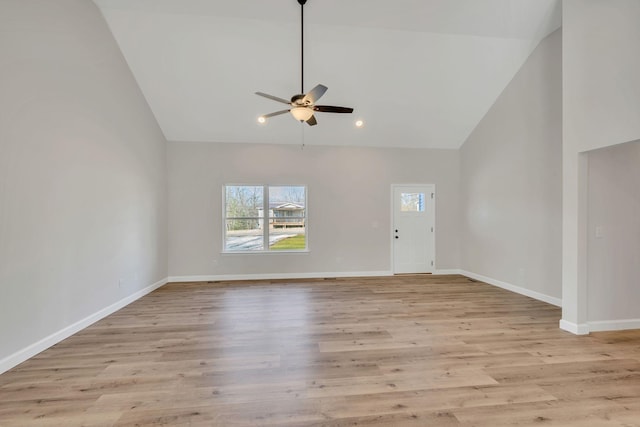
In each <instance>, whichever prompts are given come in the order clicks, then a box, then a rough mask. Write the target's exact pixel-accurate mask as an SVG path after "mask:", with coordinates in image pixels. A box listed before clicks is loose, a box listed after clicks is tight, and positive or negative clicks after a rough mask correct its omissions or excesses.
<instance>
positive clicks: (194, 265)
mask: <svg viewBox="0 0 640 427" xmlns="http://www.w3.org/2000/svg"><path fill="white" fill-rule="evenodd" d="M168 156H169V230H170V231H169V275H170V276H172V277H184V276H216V275H247V274H261V275H266V274H287V273H289V274H292V273H302V274H304V273H309V274H311V273H319V274H322V273H333V272H335V273H349V272H363V273H367V272H369V273H374V272H388V271H389V270H390V268H391V266H390V264H391V262H390V257H391V237H390V236H391V233H390V221H391V207H390V203H391V184H394V183H395V184H402V183H433V184H436V192H437V205H436V209H437V212H436V227H437V235H436V239H437V240H436V257H437V265H436V268H438V269H454V268H457V267H458V265H459V246H458V240H459V238H458V212H459V208H458V200H459V194H458V176H459V167H458V161H459V157H458V151H457V150H421V149H382V148H354V147H351V148H346V147H345V148H340V147H327V146H323V147H317V146H306V147H305V148H304V150H302V149H301V147H300V146H291V145H265V144H255V145H253V144H242V145H238V144H213V143H184V142H175V143H173V142H170V143H169V151H168ZM229 183H232V184H272V185H273V184H306V185H307V186H308V193H309V195H308V206H309V209H308V215H309V227H308V235H309V237H308V238H309V248H310V253H308V254H282V253H279V254H250V255H239V254H233V255H227V254H225V255H221V254H220V252H221V248H222V216H221V215H222V206H221V204H222V195H221V194H222V186H223V184H229Z"/></svg>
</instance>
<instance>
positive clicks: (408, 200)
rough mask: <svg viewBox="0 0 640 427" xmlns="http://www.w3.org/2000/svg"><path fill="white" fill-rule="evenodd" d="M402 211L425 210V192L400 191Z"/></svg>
mask: <svg viewBox="0 0 640 427" xmlns="http://www.w3.org/2000/svg"><path fill="white" fill-rule="evenodd" d="M400 211H401V212H424V193H400Z"/></svg>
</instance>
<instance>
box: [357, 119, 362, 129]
mask: <svg viewBox="0 0 640 427" xmlns="http://www.w3.org/2000/svg"><path fill="white" fill-rule="evenodd" d="M362 126H364V122H363V121H362V120H356V127H357V128H361V127H362Z"/></svg>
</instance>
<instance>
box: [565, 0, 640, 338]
mask: <svg viewBox="0 0 640 427" xmlns="http://www.w3.org/2000/svg"><path fill="white" fill-rule="evenodd" d="M562 6H563V9H562V15H563V24H562V25H563V29H562V31H563V64H562V67H563V84H562V91H563V113H562V114H563V153H562V162H563V163H562V171H563V180H562V182H563V192H562V203H563V206H562V212H563V222H562V260H563V264H562V297H563V303H562V321H561V323H560V326H561V327H562V328H563V329H566V330H569V331H572V332H575V333H587V332H588V331H589V325H588V323H587V322H588V317H589V316H588V314H587V309H588V305H589V303H588V300H591V299H592V298H591V297H590V296H589V295H588V294H589V291H588V287H589V286H588V284H587V283H588V281H589V279H588V274H589V272H588V255H587V252H588V244H589V242H588V240H589V234H588V219H587V211H588V206H587V205H588V202H587V193H588V188H587V181H588V178H587V176H588V166H587V164H588V161H587V159H588V155H587V154H586V152H587V151H588V150H593V149H597V148H604V147H608V146H612V145H616V144H620V143H625V142H629V141H635V140H637V139H639V138H640V120H638V117H640V79H639V78H638V69H640V55H638V46H639V45H640V26H639V25H638V22H640V2H638V1H637V0H607V1H602V0H564V1H563V2H562Z"/></svg>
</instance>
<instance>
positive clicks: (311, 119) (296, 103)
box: [256, 0, 353, 126]
mask: <svg viewBox="0 0 640 427" xmlns="http://www.w3.org/2000/svg"><path fill="white" fill-rule="evenodd" d="M297 2H298V3H299V4H300V35H301V37H300V41H301V45H300V47H301V49H300V50H301V52H300V53H301V55H300V74H301V76H300V92H303V93H301V94H298V95H293V96H292V97H291V101H287V100H285V99H283V98H279V97H277V96H273V95H269V94H266V93H263V92H256V95H259V96H262V97H264V98H268V99H271V100H272V101H276V102H280V103H282V104H287V105H289V106H291V108H290V109H288V110H281V111H276V112H274V113H269V114H265V115H264V116H260V117H258V122H259V123H265V122H266V121H267V119H268V118H269V117H273V116H278V115H280V114H284V113H291V115H292V116H293V118H295V119H296V120H298V121H300V122H306V123H307V124H308V125H309V126H315V125H317V124H318V122H317V121H316V118H315V115H314V112H315V111H318V112H322V113H352V112H353V108H350V107H335V106H332V105H316V101H317V100H318V99H320V97H321V96H322V95H324V93H325V92H326V91H327V87H326V86H324V85H317V86H315V87H314V88H313V89H311V90H310V91H309V92H307V93H306V94H305V93H304V5H305V4H306V3H307V0H297Z"/></svg>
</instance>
